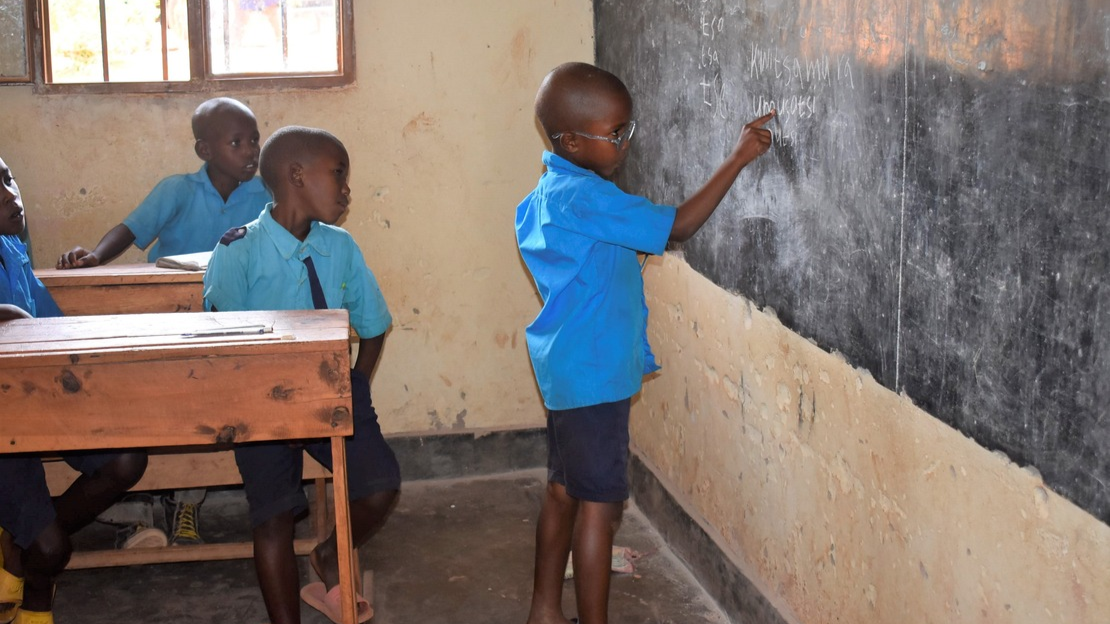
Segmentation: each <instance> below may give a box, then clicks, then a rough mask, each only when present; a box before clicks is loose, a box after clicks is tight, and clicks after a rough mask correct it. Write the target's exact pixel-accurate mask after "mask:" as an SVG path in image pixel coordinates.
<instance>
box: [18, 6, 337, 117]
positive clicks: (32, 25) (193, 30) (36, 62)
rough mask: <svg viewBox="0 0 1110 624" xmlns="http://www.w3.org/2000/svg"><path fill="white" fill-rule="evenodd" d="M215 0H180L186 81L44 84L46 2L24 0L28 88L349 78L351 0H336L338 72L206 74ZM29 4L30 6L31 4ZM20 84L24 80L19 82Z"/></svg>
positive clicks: (310, 85) (205, 87)
mask: <svg viewBox="0 0 1110 624" xmlns="http://www.w3.org/2000/svg"><path fill="white" fill-rule="evenodd" d="M212 1H215V0H186V13H187V16H188V17H187V19H188V24H189V74H190V76H191V77H190V78H189V80H187V81H178V82H161V81H158V82H87V83H65V84H58V83H47V82H46V67H47V64H48V63H49V62H50V59H49V56H48V55H47V53H46V51H47V49H48V47H47V46H48V42H49V33H48V32H47V26H48V24H49V20H48V19H47V5H46V0H27V5H28V10H29V12H33V15H29V19H28V21H27V24H28V29H29V30H30V31H31V32H30V36H29V37H28V39H29V40H30V45H31V47H32V48H33V49H32V50H31V55H30V57H29V59H28V66H29V69H30V70H31V74H32V76H33V83H32V84H33V85H34V92H35V93H39V94H45V95H52V94H128V93H137V94H143V93H154V94H160V93H216V92H224V91H271V92H272V91H287V90H294V89H296V90H300V89H320V88H331V87H343V86H347V85H350V84H353V83H354V82H355V40H354V0H338V9H339V10H338V12H337V13H336V18H337V19H338V20H339V24H338V26H339V29H338V37H339V42H338V46H337V50H336V54H337V56H338V61H339V70H338V71H337V72H336V73H326V74H324V73H321V74H283V75H280V76H274V75H269V74H258V75H250V74H234V75H229V76H217V75H214V74H213V73H212V69H211V64H212V58H211V54H210V53H209V45H210V42H209V41H208V24H207V12H208V11H207V8H208V3H209V2H212ZM32 5H33V6H32ZM22 84H26V82H24V83H22Z"/></svg>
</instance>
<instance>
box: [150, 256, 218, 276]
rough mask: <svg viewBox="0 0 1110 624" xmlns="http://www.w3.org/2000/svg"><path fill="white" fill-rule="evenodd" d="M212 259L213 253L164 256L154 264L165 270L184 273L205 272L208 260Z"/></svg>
mask: <svg viewBox="0 0 1110 624" xmlns="http://www.w3.org/2000/svg"><path fill="white" fill-rule="evenodd" d="M211 257H212V252H211V251H200V252H197V253H191V254H178V255H176V256H163V257H161V258H158V261H157V262H155V263H154V265H155V266H160V267H162V268H163V269H179V270H182V271H204V270H206V269H207V268H208V260H209V259H210V258H211Z"/></svg>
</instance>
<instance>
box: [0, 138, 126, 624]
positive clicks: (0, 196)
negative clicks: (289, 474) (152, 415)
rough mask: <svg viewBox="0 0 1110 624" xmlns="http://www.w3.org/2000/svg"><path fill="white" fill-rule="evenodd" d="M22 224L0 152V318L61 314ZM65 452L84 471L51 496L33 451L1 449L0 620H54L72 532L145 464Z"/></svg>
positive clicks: (118, 456) (47, 623)
mask: <svg viewBox="0 0 1110 624" xmlns="http://www.w3.org/2000/svg"><path fill="white" fill-rule="evenodd" d="M23 228H24V214H23V202H22V199H21V198H20V195H19V186H17V185H16V183H15V178H14V177H13V176H12V172H11V170H10V169H8V165H7V164H6V163H5V162H4V161H3V159H0V278H2V279H0V322H4V321H11V320H14V319H26V318H36V317H48V316H61V315H62V313H61V310H59V309H58V306H57V304H55V303H54V299H53V298H52V297H51V296H50V293H49V292H47V290H46V287H45V286H43V284H42V282H41V281H39V279H38V278H37V277H35V274H34V273H33V272H32V271H31V263H30V261H29V260H28V259H27V255H26V254H25V252H24V246H23V243H21V242H20V241H19V233H20V232H22V231H23ZM0 419H2V417H0ZM63 457H64V459H65V461H66V463H68V464H69V465H70V466H72V467H73V468H74V469H76V470H78V471H80V472H81V473H82V475H81V476H80V477H78V478H77V480H76V481H74V482H73V485H71V486H70V487H69V489H67V490H66V491H65V492H64V493H62V495H61V496H59V497H58V498H56V499H54V500H51V498H50V490H49V489H48V488H47V485H46V473H45V472H44V470H43V467H42V460H41V459H40V458H39V457H38V456H37V455H30V456H29V455H0V622H5V623H6V622H11V621H13V618H14V621H15V622H17V623H20V624H53V621H54V618H53V615H52V606H53V599H54V579H55V578H56V577H57V576H58V574H60V573H61V572H62V570H63V569H64V568H65V566H66V563H67V562H68V561H69V555H70V552H71V551H72V545H71V544H70V541H69V536H70V535H71V534H73V533H74V532H75V531H77V530H78V529H80V528H81V527H83V526H85V525H86V524H88V523H89V522H92V520H93V519H94V518H96V516H97V514H99V513H100V512H102V511H104V510H105V509H107V508H108V506H109V505H111V504H112V502H113V501H115V500H116V499H117V498H119V496H120V495H121V494H122V493H123V492H125V491H127V489H128V488H130V487H131V486H133V485H135V483H137V482H138V481H139V478H140V477H142V476H143V471H144V470H146V453H144V452H129V453H115V452H103V453H80V454H78V453H66V454H64V456H63Z"/></svg>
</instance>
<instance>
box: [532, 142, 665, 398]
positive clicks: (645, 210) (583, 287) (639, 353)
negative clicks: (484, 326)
mask: <svg viewBox="0 0 1110 624" xmlns="http://www.w3.org/2000/svg"><path fill="white" fill-rule="evenodd" d="M543 163H544V165H546V166H547V172H546V173H544V174H543V175H542V176H541V177H540V181H539V184H538V185H537V186H536V188H535V190H533V191H532V192H531V193H530V194H529V195H528V196H527V197H526V198H524V201H523V202H521V203H520V205H519V206H517V210H516V236H517V245H518V246H519V247H520V255H521V256H522V257H523V259H524V263H525V264H526V265H527V266H528V270H529V271H530V272H531V273H532V279H533V280H534V281H535V283H536V288H537V289H539V292H540V297H542V298H543V308H542V309H541V310H540V313H539V316H537V317H536V319H535V320H534V321H532V323H531V324H530V325H529V326H528V328H527V329H526V331H525V336H526V339H527V342H528V353H529V354H530V355H531V358H532V368H533V370H534V371H535V373H536V381H537V382H538V383H539V386H540V392H541V394H543V400H544V405H546V406H547V408H548V409H552V410H567V409H574V408H577V407H585V406H588V405H597V404H600V403H608V402H612V401H619V400H622V399H626V398H628V397H630V396H632V395H634V394H636V392H638V391H639V390H640V385H641V382H642V380H643V376H644V375H645V374H646V373H650V372H652V371H654V370H658V369H659V367H658V366H657V365H656V364H655V357H654V356H653V355H652V353H651V347H650V345H648V341H647V305H646V303H645V301H644V282H643V278H642V277H641V275H640V263H639V262H638V261H637V258H636V253H637V252H643V253H649V254H661V253H663V251H664V250H665V249H666V245H667V240H668V238H669V237H670V232H671V226H672V225H673V224H674V218H675V213H676V210H675V208H674V207H672V206H660V205H657V204H653V203H651V202H650V201H648V200H646V199H644V198H642V197H638V196H636V195H630V194H628V193H625V192H624V191H622V190H620V189H619V188H618V187H617V186H616V185H615V184H613V183H612V182H609V181H608V180H605V179H603V178H602V177H600V176H598V175H597V174H596V173H594V172H592V171H590V170H588V169H583V168H581V167H578V166H576V165H574V164H573V163H571V162H570V161H568V160H566V159H564V158H562V157H560V156H557V155H555V154H553V153H551V152H544V154H543Z"/></svg>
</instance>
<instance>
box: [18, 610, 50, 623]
mask: <svg viewBox="0 0 1110 624" xmlns="http://www.w3.org/2000/svg"><path fill="white" fill-rule="evenodd" d="M13 624H54V612H53V611H20V612H19V613H18V614H16V616H15V622H13Z"/></svg>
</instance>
